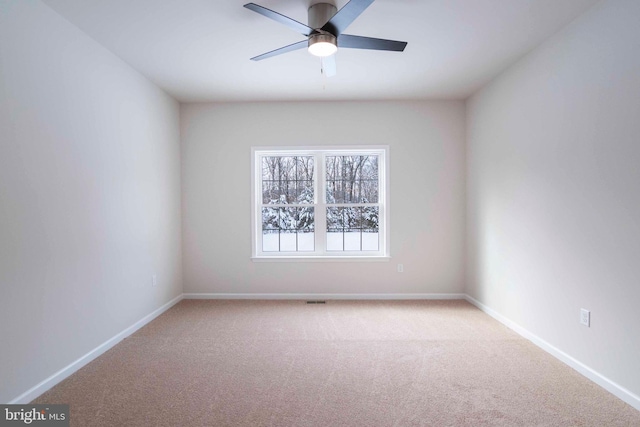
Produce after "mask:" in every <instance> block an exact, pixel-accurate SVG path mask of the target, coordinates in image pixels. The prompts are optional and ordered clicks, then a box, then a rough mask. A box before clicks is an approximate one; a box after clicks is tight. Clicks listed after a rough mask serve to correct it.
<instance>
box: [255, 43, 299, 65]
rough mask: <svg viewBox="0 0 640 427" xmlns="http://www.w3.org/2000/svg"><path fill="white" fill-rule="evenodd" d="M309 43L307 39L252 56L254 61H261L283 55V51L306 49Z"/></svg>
mask: <svg viewBox="0 0 640 427" xmlns="http://www.w3.org/2000/svg"><path fill="white" fill-rule="evenodd" d="M308 45H309V42H308V41H307V40H302V41H301V42H297V43H294V44H290V45H288V46H285V47H281V48H279V49H276V50H272V51H271V52H267V53H263V54H262V55H258V56H254V57H253V58H251V60H252V61H260V60H262V59H267V58H271V57H272V56H276V55H282V54H283V53H287V52H291V51H292V50H298V49H304V48H306V47H307V46H308Z"/></svg>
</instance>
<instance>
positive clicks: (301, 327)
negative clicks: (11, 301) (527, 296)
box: [33, 300, 640, 427]
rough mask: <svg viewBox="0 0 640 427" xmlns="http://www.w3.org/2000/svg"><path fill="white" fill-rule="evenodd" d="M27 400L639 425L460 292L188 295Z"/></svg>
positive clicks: (128, 409) (85, 422)
mask: <svg viewBox="0 0 640 427" xmlns="http://www.w3.org/2000/svg"><path fill="white" fill-rule="evenodd" d="M33 403H69V404H70V405H71V425H73V426H598V427H601V426H640V412H639V411H636V410H635V409H634V408H632V407H631V406H629V405H627V404H626V403H624V402H622V401H621V400H619V399H618V398H616V397H615V396H613V395H611V394H609V393H608V392H607V391H605V390H603V389H602V388H600V387H599V386H597V385H595V384H594V383H592V382H590V381H589V380H587V379H585V378H584V377H582V376H581V375H580V374H578V373H577V372H575V371H574V370H572V369H571V368H569V367H567V366H566V365H564V364H562V363H561V362H559V361H558V360H556V359H554V358H553V357H552V356H550V355H548V354H547V353H545V352H544V351H542V350H540V349H538V348H537V347H535V346H534V345H533V344H531V343H530V342H529V341H527V340H525V339H523V338H521V337H520V336H519V335H517V334H515V333H514V332H512V331H511V330H509V329H507V328H506V327H504V326H503V325H501V324H500V323H498V322H496V321H495V320H493V319H492V318H490V317H489V316H487V315H486V314H484V313H482V312H481V311H480V310H478V309H477V308H475V307H473V306H472V305H470V304H469V303H467V302H465V301H327V304H318V305H310V304H305V303H304V301H214V300H206V301H203V300H185V301H182V302H180V303H179V304H177V305H176V306H174V307H173V308H171V309H170V310H168V311H167V312H166V313H164V314H163V315H162V316H160V317H159V318H157V319H156V320H154V321H153V322H151V323H150V324H148V325H147V326H145V327H144V328H142V329H141V330H139V331H138V332H137V333H135V334H133V335H132V336H131V337H129V338H127V339H125V340H124V341H122V342H121V343H120V344H118V345H117V346H116V347H114V348H113V349H111V350H110V351H108V352H107V353H105V354H104V355H103V356H101V357H100V358H98V359H96V360H95V361H93V362H92V363H90V364H89V365H87V366H86V367H84V368H83V369H81V370H80V371H78V372H77V373H75V374H74V375H72V376H71V377H69V378H68V379H67V380H65V381H63V382H62V383H60V384H59V385H57V386H56V387H54V388H53V389H51V390H50V391H48V392H47V393H45V394H43V395H42V396H40V397H39V398H38V399H36V400H35V401H34V402H33Z"/></svg>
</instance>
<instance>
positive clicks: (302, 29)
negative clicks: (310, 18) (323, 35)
mask: <svg viewBox="0 0 640 427" xmlns="http://www.w3.org/2000/svg"><path fill="white" fill-rule="evenodd" d="M244 7H246V8H247V9H249V10H253V11H254V12H257V13H259V14H260V15H263V16H266V17H267V18H270V19H273V20H274V21H276V22H279V23H281V24H284V25H286V26H287V27H289V28H291V29H292V30H294V31H297V32H299V33H301V34H304V35H305V36H308V35H309V34H311V33H312V32H313V28H310V27H308V26H306V25H304V24H303V23H301V22H298V21H296V20H295V19H291V18H289V17H288V16H284V15H282V14H280V13H278V12H274V11H273V10H271V9H267V8H266V7H262V6H260V5H257V4H255V3H247V4H245V5H244Z"/></svg>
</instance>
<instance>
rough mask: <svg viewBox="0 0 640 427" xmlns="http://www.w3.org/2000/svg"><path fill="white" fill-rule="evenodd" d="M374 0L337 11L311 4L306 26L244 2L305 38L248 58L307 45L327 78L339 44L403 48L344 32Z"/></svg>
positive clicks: (353, 1)
mask: <svg viewBox="0 0 640 427" xmlns="http://www.w3.org/2000/svg"><path fill="white" fill-rule="evenodd" d="M373 1H374V0H351V1H349V2H348V3H347V4H346V5H345V6H344V7H343V8H342V9H340V10H337V8H336V6H334V5H333V4H329V3H317V4H314V5H312V6H311V7H310V8H309V11H308V25H305V24H303V23H301V22H298V21H296V20H295V19H291V18H289V17H288V16H284V15H282V14H280V13H278V12H274V11H273V10H270V9H267V8H266V7H262V6H260V5H257V4H255V3H247V4H245V5H244V7H246V8H247V9H249V10H252V11H254V12H257V13H259V14H261V15H263V16H266V17H267V18H270V19H273V20H274V21H276V22H279V23H281V24H284V25H286V26H287V27H289V28H291V29H293V30H295V31H297V32H299V33H301V34H303V35H304V36H306V37H307V40H303V41H300V42H297V43H293V44H290V45H288V46H284V47H281V48H279V49H276V50H272V51H270V52H267V53H263V54H262V55H258V56H254V57H253V58H251V60H252V61H260V60H262V59H267V58H271V57H272V56H276V55H281V54H283V53H287V52H291V51H294V50H298V49H303V48H305V47H306V48H308V50H309V53H311V54H312V55H315V56H319V57H321V58H322V72H323V73H324V74H325V75H326V76H328V77H330V76H333V75H335V74H336V62H335V55H334V53H336V51H337V50H338V47H341V48H342V47H345V48H352V49H371V50H387V51H393V52H402V51H404V48H405V47H406V46H407V42H401V41H396V40H386V39H375V38H372V37H362V36H352V35H350V34H344V33H343V31H344V30H346V29H347V27H348V26H349V25H351V23H352V22H353V21H355V19H356V18H357V17H358V16H360V14H361V13H362V12H364V10H365V9H366V8H367V7H369V5H371V3H373Z"/></svg>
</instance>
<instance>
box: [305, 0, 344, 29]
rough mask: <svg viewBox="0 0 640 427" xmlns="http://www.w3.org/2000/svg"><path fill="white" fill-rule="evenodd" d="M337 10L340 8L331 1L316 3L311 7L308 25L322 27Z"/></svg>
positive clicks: (316, 27)
mask: <svg viewBox="0 0 640 427" xmlns="http://www.w3.org/2000/svg"><path fill="white" fill-rule="evenodd" d="M337 11H338V8H337V7H335V6H334V5H332V4H330V3H316V4H314V5H313V6H311V7H310V8H309V11H308V15H307V16H308V24H307V25H309V27H311V28H313V29H314V30H317V29H320V28H322V27H323V26H324V24H326V23H327V22H328V21H329V19H331V18H333V15H335V14H336V12H337Z"/></svg>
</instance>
